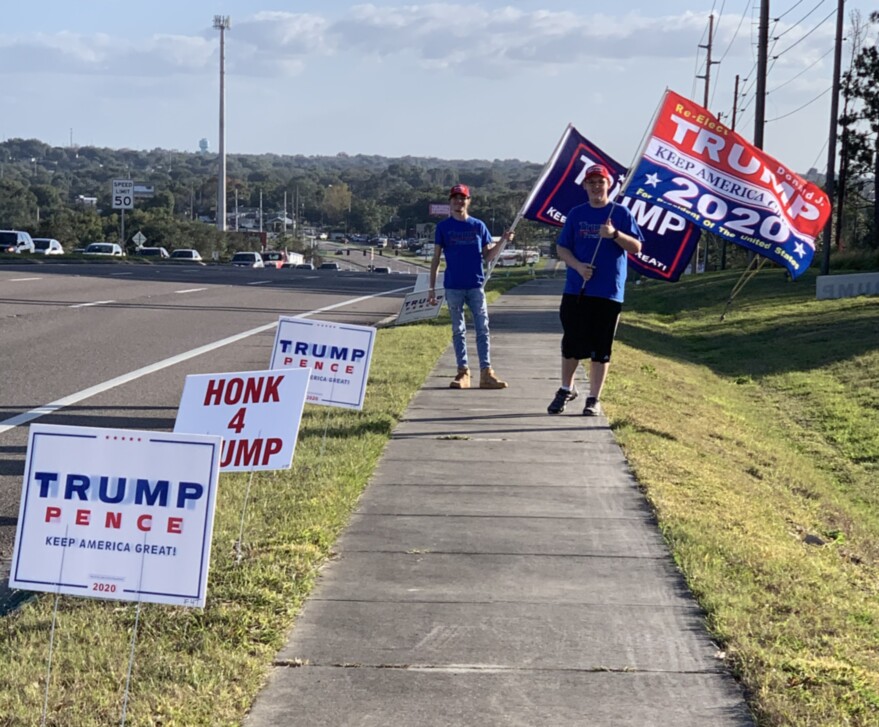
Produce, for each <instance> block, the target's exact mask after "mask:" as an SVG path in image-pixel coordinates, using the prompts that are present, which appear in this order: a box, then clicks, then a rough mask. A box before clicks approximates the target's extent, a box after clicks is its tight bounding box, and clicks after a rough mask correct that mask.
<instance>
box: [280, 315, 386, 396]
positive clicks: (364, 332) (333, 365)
mask: <svg viewBox="0 0 879 727" xmlns="http://www.w3.org/2000/svg"><path fill="white" fill-rule="evenodd" d="M374 342H375V328H371V327H369V326H355V325H353V324H351V323H330V322H328V321H315V320H309V319H307V318H295V317H289V318H288V317H283V316H282V317H281V319H280V320H279V321H278V332H277V334H276V335H275V346H274V348H273V349H272V361H271V363H270V365H269V366H270V368H271V369H274V370H277V369H288V368H292V369H306V368H308V369H311V379H310V381H309V383H308V397H307V399H306V401H308V402H309V403H310V404H323V405H324V406H339V407H343V408H346V409H362V408H363V400H364V398H365V396H366V382H367V379H368V378H369V364H370V361H371V360H372V348H373V344H374Z"/></svg>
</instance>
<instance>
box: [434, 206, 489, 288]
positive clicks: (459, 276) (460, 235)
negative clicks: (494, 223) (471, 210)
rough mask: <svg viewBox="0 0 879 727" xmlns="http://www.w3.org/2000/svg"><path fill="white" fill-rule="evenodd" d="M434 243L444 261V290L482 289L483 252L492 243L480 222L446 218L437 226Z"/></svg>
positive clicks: (483, 273)
mask: <svg viewBox="0 0 879 727" xmlns="http://www.w3.org/2000/svg"><path fill="white" fill-rule="evenodd" d="M434 242H435V243H436V244H437V245H438V246H439V247H440V248H442V251H443V255H445V258H446V271H445V273H444V274H443V287H444V288H450V289H453V290H464V289H467V288H481V287H482V286H483V284H484V283H485V269H484V268H483V267H482V250H483V248H484V247H486V246H487V245H490V244H491V233H490V232H489V231H488V228H487V227H486V226H485V223H484V222H483V221H482V220H477V219H476V218H475V217H468V218H467V219H466V220H465V221H463V222H461V221H460V220H456V219H455V218H454V217H449V218H447V219H445V220H443V221H442V222H440V223H439V224H438V225H437V226H436V233H435V235H434Z"/></svg>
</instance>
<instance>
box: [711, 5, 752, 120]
mask: <svg viewBox="0 0 879 727" xmlns="http://www.w3.org/2000/svg"><path fill="white" fill-rule="evenodd" d="M750 7H751V0H748V2H747V3H746V4H745V9H744V10H743V11H742V17H741V18H739V24H738V25H737V26H736V30H735V32H734V33H733V37H732V38H731V39H730V41H729V45H727V46H726V50H725V51H724V52H723V55H722V56H721V57H720V60H719V61H717V64H718V66H720V64H721V63H723V59H724V58H726V55H727V53H729V50H730V48H732V45H733V43H735V40H736V38H738V36H739V31H740V30H741V29H742V23H744V22H745V15H746V14H747V13H748V9H749V8H750ZM719 81H720V69H718V72H717V78H716V79H715V81H714V91H712V93H711V105H712V106H713V105H714V94H716V93H717V87H718V86H719V85H720V84H719V83H718V82H719Z"/></svg>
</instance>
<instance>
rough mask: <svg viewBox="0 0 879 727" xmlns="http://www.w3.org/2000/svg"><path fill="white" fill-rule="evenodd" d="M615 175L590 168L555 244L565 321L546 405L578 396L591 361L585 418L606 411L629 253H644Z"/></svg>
mask: <svg viewBox="0 0 879 727" xmlns="http://www.w3.org/2000/svg"><path fill="white" fill-rule="evenodd" d="M611 182H612V178H611V176H610V172H609V171H608V170H607V167H605V166H603V165H601V164H593V165H592V166H590V167H589V168H588V169H586V172H585V175H584V177H583V188H584V189H585V190H586V193H587V194H588V195H589V201H588V202H587V203H586V204H581V205H578V206H577V207H574V209H572V210H571V211H570V212H569V213H568V216H567V218H566V220H565V225H564V227H562V231H561V233H560V234H559V237H558V240H557V242H556V249H557V251H558V252H557V254H558V256H559V259H560V260H561V261H562V262H563V263H565V265H566V266H567V277H566V278H565V289H564V292H563V293H562V302H561V306H560V308H559V318H561V321H562V329H563V331H564V334H563V335H562V385H561V388H560V389H559V390H558V391H557V392H556V394H555V398H553V400H552V402H551V403H550V405H549V406H548V407H547V408H546V410H547V412H548V413H550V414H561V413H562V412H563V411H564V410H565V406H566V405H567V403H568V402H569V401H573V400H574V399H576V398H577V395H578V392H577V387H576V386H575V384H574V376H575V375H576V373H577V367H578V366H579V365H580V361H582V360H584V359H589V361H590V364H589V396H588V397H587V398H586V406H585V407H584V409H583V414H584V415H585V416H598V415H600V414H601V413H602V412H601V403H600V401H601V389H602V387H603V386H604V380H605V378H606V377H607V370H608V368H609V367H610V355H611V349H612V348H613V339H614V336H615V335H616V330H617V323H618V322H619V319H620V311H621V310H622V304H623V295H624V292H625V285H626V272H627V269H628V268H627V258H626V255H627V254H628V253H632V254H633V255H634V254H637V253H638V252H640V251H641V243H642V241H643V239H644V238H643V236H642V234H641V230H640V229H639V228H638V223H637V222H635V218H634V217H633V216H632V213H631V212H630V211H629V210H628V209H626V208H625V207H623V206H622V205H621V204H617V203H616V202H611V201H610V199H609V198H608V192H609V191H610V187H611Z"/></svg>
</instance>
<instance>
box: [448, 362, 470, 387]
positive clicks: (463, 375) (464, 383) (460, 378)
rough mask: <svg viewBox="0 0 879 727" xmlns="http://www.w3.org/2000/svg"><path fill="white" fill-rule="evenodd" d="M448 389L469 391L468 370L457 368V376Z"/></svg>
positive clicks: (461, 367)
mask: <svg viewBox="0 0 879 727" xmlns="http://www.w3.org/2000/svg"><path fill="white" fill-rule="evenodd" d="M449 388H450V389H469V388H470V369H468V368H467V367H466V366H459V367H458V375H457V376H456V377H455V380H454V381H453V382H452V383H451V384H449Z"/></svg>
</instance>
